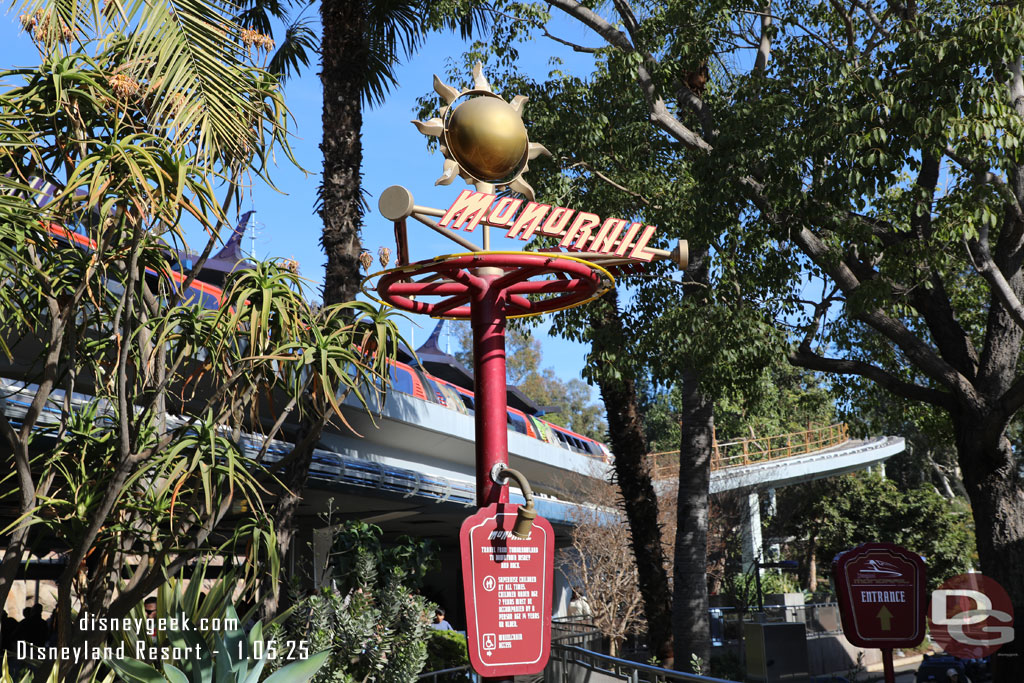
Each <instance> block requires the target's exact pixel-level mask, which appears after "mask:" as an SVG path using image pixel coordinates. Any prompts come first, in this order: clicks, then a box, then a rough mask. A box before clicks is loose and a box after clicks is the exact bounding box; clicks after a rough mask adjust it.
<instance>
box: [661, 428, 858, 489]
mask: <svg viewBox="0 0 1024 683" xmlns="http://www.w3.org/2000/svg"><path fill="white" fill-rule="evenodd" d="M849 439H850V428H849V427H848V426H847V425H846V423H845V422H837V423H835V424H831V425H824V426H814V425H808V426H807V429H804V430H802V431H799V432H788V433H786V434H772V435H768V436H748V437H744V438H742V439H736V440H733V441H718V440H717V439H714V440H713V441H712V445H711V469H713V470H719V469H725V468H728V467H739V466H742V465H751V464H754V463H759V462H765V461H768V460H776V459H779V458H790V457H793V456H795V455H806V454H808V453H814V452H816V451H821V450H825V449H826V448H832V447H834V446H838V445H839V444H841V443H845V442H846V441H848V440H849ZM647 458H648V461H649V463H650V467H651V476H652V477H653V478H655V479H672V478H675V477H678V476H679V451H665V452H663V453H651V454H650V455H648V456H647Z"/></svg>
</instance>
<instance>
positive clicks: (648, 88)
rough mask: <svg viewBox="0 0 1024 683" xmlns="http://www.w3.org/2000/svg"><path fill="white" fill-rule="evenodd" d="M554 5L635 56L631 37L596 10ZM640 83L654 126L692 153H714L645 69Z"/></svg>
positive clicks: (558, 0) (567, 1)
mask: <svg viewBox="0 0 1024 683" xmlns="http://www.w3.org/2000/svg"><path fill="white" fill-rule="evenodd" d="M551 4H552V5H553V6H554V7H557V8H558V9H560V10H562V11H563V12H565V13H566V14H568V15H570V16H572V17H575V18H576V19H578V20H579V21H580V22H582V23H583V24H584V25H585V26H587V27H589V28H590V29H591V30H593V31H594V32H596V33H597V34H598V35H600V36H601V37H602V38H604V39H605V40H606V41H608V44H609V45H611V46H612V47H615V48H618V49H620V50H622V51H623V52H636V48H635V47H634V45H633V43H632V42H630V40H629V36H627V35H626V34H625V33H623V32H622V31H620V30H619V29H617V28H615V27H614V26H612V25H611V24H610V23H609V22H608V21H607V20H606V19H605V18H604V17H602V16H601V15H599V14H597V13H596V12H594V11H593V10H591V9H589V8H587V7H584V6H583V5H581V4H580V3H578V2H575V1H574V0H552V2H551ZM637 82H638V83H639V85H640V90H641V92H643V94H644V98H645V99H646V100H647V106H648V109H649V110H650V117H651V122H652V123H653V124H654V125H655V126H657V127H658V128H660V129H661V130H663V131H664V132H666V133H668V134H669V135H670V136H671V137H672V138H674V139H675V140H677V141H678V142H680V143H682V144H683V145H685V146H686V147H689V148H690V149H695V150H700V151H702V152H710V151H711V149H712V147H711V145H710V144H708V143H707V142H706V141H705V140H704V139H703V138H701V137H700V136H699V135H697V133H695V132H693V131H692V130H690V129H689V128H687V127H686V126H684V125H683V124H682V123H680V122H679V120H678V119H677V118H675V117H674V116H673V115H672V112H670V111H669V109H668V107H667V106H666V105H665V100H664V99H663V98H662V97H661V96H660V95H659V94H658V93H657V88H655V85H654V80H653V79H652V78H651V74H650V72H649V71H648V70H647V67H646V66H643V65H641V66H640V67H639V68H638V69H637Z"/></svg>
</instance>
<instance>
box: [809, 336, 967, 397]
mask: <svg viewBox="0 0 1024 683" xmlns="http://www.w3.org/2000/svg"><path fill="white" fill-rule="evenodd" d="M789 362H790V363H792V364H793V365H795V366H797V367H799V368H807V369H808V370H817V371H820V372H835V373H840V374H844V375H859V376H861V377H864V378H866V379H870V380H871V381H872V382H874V383H875V384H877V385H878V386H880V387H882V388H883V389H886V390H888V391H890V392H892V393H893V394H896V395H897V396H902V397H903V398H908V399H910V400H912V401H924V402H925V403H930V404H931V405H933V406H938V407H940V408H947V409H949V408H952V407H954V405H955V402H954V400H953V397H952V396H951V395H950V394H949V393H946V392H943V391H937V390H935V389H929V388H928V387H922V386H920V385H919V384H911V383H909V382H904V381H903V380H901V379H899V378H898V377H896V376H894V375H892V374H890V373H888V372H886V371H885V370H883V369H882V368H880V367H878V366H876V365H871V364H870V363H865V362H863V361H859V360H846V359H841V358H826V357H825V356H820V355H818V354H816V353H814V352H813V351H811V350H810V349H809V348H806V347H805V346H804V345H802V344H801V346H800V348H799V349H797V350H795V351H791V352H790V354H789Z"/></svg>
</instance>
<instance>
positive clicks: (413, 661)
mask: <svg viewBox="0 0 1024 683" xmlns="http://www.w3.org/2000/svg"><path fill="white" fill-rule="evenodd" d="M380 536H381V531H380V529H379V528H378V527H376V526H373V525H370V524H365V523H363V522H349V523H347V524H345V525H341V526H339V527H338V530H337V532H336V535H335V537H334V541H333V544H332V551H331V555H330V558H329V568H328V574H329V576H332V577H333V579H332V580H331V581H329V583H328V585H325V586H323V587H322V588H320V590H319V591H318V592H316V593H314V594H313V595H310V596H308V597H306V598H304V599H302V600H300V601H299V602H298V604H297V605H296V606H295V608H294V609H293V611H292V613H291V616H290V617H289V618H288V619H287V621H285V622H284V624H283V625H282V627H281V628H280V629H278V630H277V631H276V637H277V638H278V639H279V640H282V641H300V640H306V641H308V643H309V649H310V650H311V651H312V650H318V649H323V648H328V647H329V648H331V649H332V654H331V659H330V663H329V666H327V667H325V668H324V670H322V671H321V672H320V673H318V674H317V675H316V677H315V678H314V679H313V680H314V681H315V682H316V683H349V682H351V681H368V680H372V681H374V683H402V682H405V681H413V680H415V679H416V677H417V675H418V674H419V672H420V671H421V670H422V669H423V664H424V662H426V660H427V639H428V635H429V633H430V621H429V618H428V614H429V613H431V612H432V610H433V605H431V604H430V603H428V602H427V601H426V599H424V598H423V597H422V596H420V595H417V594H415V593H414V592H413V591H414V589H415V588H418V587H419V585H420V584H421V582H422V579H423V576H424V575H425V574H426V573H427V571H429V569H430V568H431V566H433V564H434V563H435V560H434V559H433V558H434V553H433V551H432V548H431V546H430V545H429V543H428V542H426V541H422V540H415V539H409V538H403V539H400V541H399V543H398V544H397V545H395V546H393V547H384V545H383V544H382V543H381V538H380Z"/></svg>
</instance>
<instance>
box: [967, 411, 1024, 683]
mask: <svg viewBox="0 0 1024 683" xmlns="http://www.w3.org/2000/svg"><path fill="white" fill-rule="evenodd" d="M953 429H954V434H955V438H956V446H957V452H958V455H959V459H960V467H961V469H962V471H963V474H964V485H965V487H966V488H967V494H968V496H970V499H971V508H972V510H973V512H974V526H975V529H976V537H977V544H978V557H979V559H980V560H981V571H982V573H983V574H985V575H986V576H989V577H991V578H993V579H995V580H996V581H998V582H999V583H1000V584H1001V585H1002V586H1003V588H1005V589H1006V592H1007V593H1009V594H1010V599H1011V601H1012V602H1013V607H1014V612H1015V614H1016V615H1017V617H1018V619H1019V616H1020V615H1022V614H1024V571H1021V567H1024V489H1022V488H1021V484H1020V474H1019V469H1018V465H1017V463H1016V462H1015V458H1014V454H1013V451H1012V448H1011V446H1010V442H1009V440H1008V439H1007V438H1006V434H1005V425H1004V424H1000V425H998V426H992V425H991V423H990V424H989V425H987V429H986V425H985V423H983V422H981V421H980V420H978V419H977V417H976V416H974V415H954V416H953ZM990 625H996V626H998V625H1000V624H999V623H998V622H995V621H992V623H991V624H990ZM1022 655H1024V630H1022V629H1021V628H1020V627H1019V626H1018V627H1017V628H1016V630H1015V639H1014V640H1013V642H1011V643H1007V644H1005V645H1003V646H1002V647H1001V648H1000V649H999V651H998V652H996V654H995V655H994V656H993V657H992V662H993V671H994V678H993V680H994V681H995V682H996V683H1019V682H1020V681H1024V656H1022Z"/></svg>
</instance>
